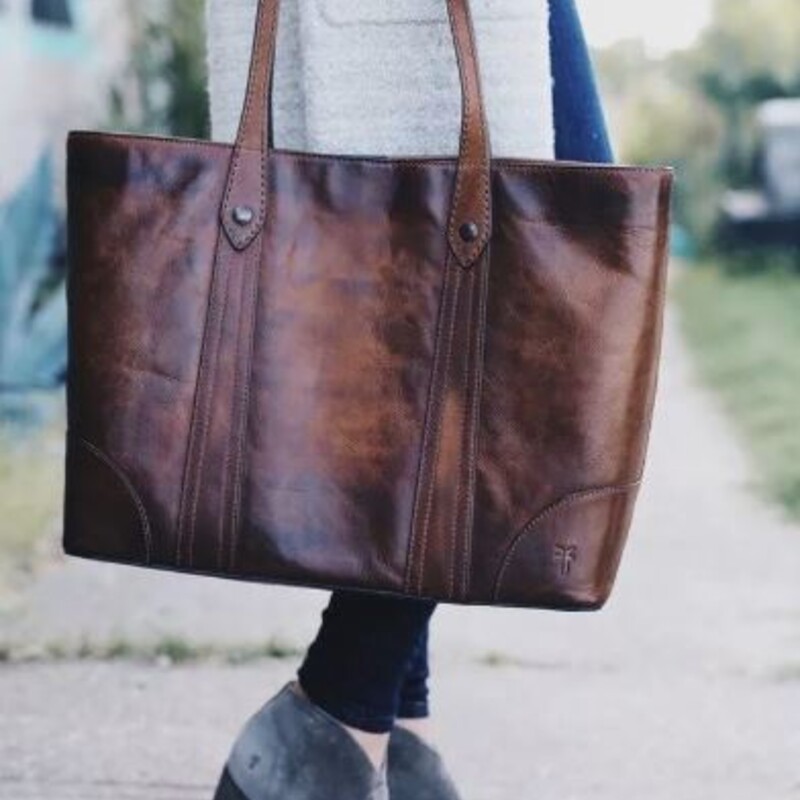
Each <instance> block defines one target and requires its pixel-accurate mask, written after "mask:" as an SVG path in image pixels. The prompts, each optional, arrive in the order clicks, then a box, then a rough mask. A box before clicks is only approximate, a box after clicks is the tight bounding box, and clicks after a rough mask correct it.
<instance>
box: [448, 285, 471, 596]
mask: <svg viewBox="0 0 800 800" xmlns="http://www.w3.org/2000/svg"><path fill="white" fill-rule="evenodd" d="M466 279H467V280H468V281H469V289H468V292H467V298H466V317H467V325H466V328H467V342H468V344H467V352H466V354H465V363H464V369H463V376H462V378H461V382H460V386H459V389H460V392H461V395H462V397H463V395H464V394H465V393H466V390H467V386H468V384H469V368H470V357H471V354H472V353H471V351H472V347H471V344H470V343H469V332H470V327H471V326H470V324H469V323H470V321H471V317H472V304H473V302H474V299H475V273H474V272H472V273H470V274H468V275H467V276H466ZM457 299H458V298H457ZM453 317H454V318H456V319H457V317H458V303H456V313H455V314H454V315H453ZM461 409H462V410H461V425H460V426H459V428H460V436H461V440H460V442H459V446H460V448H463V446H464V443H465V442H466V440H467V428H468V426H469V422H470V415H469V412H468V411H467V410H466V409H465V408H464V407H463V403H462V404H461ZM463 461H464V459H463V449H462V452H461V457H460V458H459V464H458V471H457V476H458V477H457V478H456V481H457V483H456V506H455V509H454V513H452V514H451V515H450V517H451V519H450V554H451V558H450V563H449V565H448V590H449V595H448V596H449V597H450V598H452V597H453V595H454V593H455V582H456V560H457V559H458V553H457V549H456V530H457V526H458V523H459V521H460V517H461V507H462V505H463V502H462V497H463V487H464V478H463V471H464V470H463Z"/></svg>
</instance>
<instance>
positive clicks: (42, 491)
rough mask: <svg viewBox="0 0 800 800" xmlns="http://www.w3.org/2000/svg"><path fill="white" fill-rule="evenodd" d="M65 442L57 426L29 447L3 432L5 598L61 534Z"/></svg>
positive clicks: (0, 585) (0, 534) (0, 522)
mask: <svg viewBox="0 0 800 800" xmlns="http://www.w3.org/2000/svg"><path fill="white" fill-rule="evenodd" d="M62 438H63V433H62V432H61V430H60V428H58V427H57V426H55V425H54V426H51V427H48V428H45V429H43V430H42V431H41V432H39V433H38V434H36V435H35V436H33V437H31V438H30V439H26V440H25V441H23V442H17V441H13V440H12V439H11V438H10V437H9V435H8V433H6V432H4V431H2V430H0V593H2V592H4V591H6V590H8V589H10V588H13V585H14V584H15V583H18V582H19V581H20V580H22V579H24V576H25V575H26V574H29V573H30V571H31V570H32V569H33V567H34V565H35V563H36V561H37V558H38V556H39V555H40V553H41V550H42V548H43V547H44V546H45V545H46V544H47V543H48V542H47V538H48V535H50V536H51V537H53V536H55V535H56V533H57V531H58V523H59V521H60V514H61V502H62V485H63V467H64V465H63V456H62V455H61V453H62V450H61V439H62Z"/></svg>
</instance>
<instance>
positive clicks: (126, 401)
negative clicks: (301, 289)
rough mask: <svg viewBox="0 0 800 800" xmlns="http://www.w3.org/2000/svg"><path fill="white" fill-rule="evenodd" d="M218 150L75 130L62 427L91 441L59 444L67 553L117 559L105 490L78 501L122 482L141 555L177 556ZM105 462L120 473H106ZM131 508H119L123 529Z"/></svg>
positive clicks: (220, 158)
mask: <svg viewBox="0 0 800 800" xmlns="http://www.w3.org/2000/svg"><path fill="white" fill-rule="evenodd" d="M227 159H228V150H227V149H225V148H220V147H214V148H211V147H204V146H203V145H202V144H199V143H183V142H177V141H168V140H158V139H155V138H152V139H143V138H133V137H115V136H113V135H111V134H108V135H82V136H71V137H70V140H69V144H68V176H67V177H68V186H67V189H68V200H69V202H68V216H69V220H68V225H69V228H68V231H69V271H68V279H67V299H68V312H69V313H68V376H67V424H68V428H69V435H70V437H71V438H72V439H73V440H74V441H77V440H78V439H80V440H82V441H85V442H86V443H87V445H85V446H81V447H70V448H69V449H68V454H67V463H66V469H67V472H68V473H69V475H68V480H67V483H66V487H65V494H66V496H65V508H66V509H72V510H73V511H72V512H70V513H68V514H65V521H64V522H65V524H64V534H63V535H64V543H65V547H66V549H67V550H70V549H71V548H72V547H73V546H74V547H77V546H78V545H80V549H81V551H82V552H84V553H86V552H93V553H94V554H96V555H97V556H98V557H107V558H112V559H113V558H123V557H124V555H125V553H123V552H120V542H119V541H118V538H117V539H115V531H114V530H113V528H114V526H115V517H114V514H113V513H110V510H109V506H108V503H106V502H105V501H106V500H107V498H100V499H99V501H98V507H100V508H103V509H104V512H103V513H102V514H101V513H99V512H98V513H94V512H93V511H92V509H91V507H85V505H86V501H87V500H88V499H89V498H91V497H92V496H93V493H94V494H96V493H98V492H99V493H102V492H104V491H105V489H104V487H110V486H114V491H115V492H122V488H123V487H124V486H125V485H127V486H128V488H129V489H130V491H129V492H128V494H131V493H133V494H135V495H136V496H137V497H138V498H139V499H140V501H141V503H142V504H143V507H144V509H145V513H146V516H147V518H148V520H149V523H148V524H149V528H150V532H151V536H152V544H151V547H150V551H149V552H148V559H147V560H148V561H150V562H152V563H156V564H161V565H167V566H169V565H171V564H173V563H174V528H175V523H176V516H177V511H178V502H179V495H180V490H181V481H182V476H183V469H184V461H185V457H186V444H187V439H188V430H189V424H190V420H191V414H192V402H193V398H194V391H195V383H196V378H197V370H198V361H199V356H200V342H201V339H202V331H203V325H204V320H205V314H206V306H207V297H208V287H209V282H210V277H211V269H212V264H213V258H214V246H215V242H216V235H217V229H218V224H217V216H218V208H219V203H220V198H221V193H222V190H223V186H224V179H225V170H226V166H227ZM89 448H93V449H94V450H95V451H96V453H98V454H100V455H99V456H98V455H94V456H92V455H90V453H91V452H93V451H92V450H91V449H89ZM103 459H105V462H107V463H108V464H113V465H114V470H115V472H114V473H109V472H108V469H107V468H106V472H107V475H106V477H103V478H102V479H101V478H100V477H98V476H99V475H100V473H101V472H102V470H103V469H104V468H103V467H102V466H101V465H102V464H103V463H105V462H104V461H103ZM89 466H91V468H89ZM112 474H116V475H117V477H116V478H113V477H109V476H111V475H112ZM109 491H110V489H109ZM122 496H123V495H122V494H120V497H122ZM104 503H105V505H104ZM73 512H74V513H73ZM131 513H132V507H130V508H127V509H123V508H122V507H121V506H120V509H119V515H120V518H119V525H120V526H125V525H129V522H130V521H129V517H130V515H131ZM130 548H132V550H135V552H133V551H132V552H131V553H129V556H130V558H129V559H128V560H131V561H133V562H138V561H141V560H143V558H144V551H143V550H142V549H141V547H139V548H138V549H136V548H135V547H134V544H133V542H131V544H130ZM123 549H124V548H123Z"/></svg>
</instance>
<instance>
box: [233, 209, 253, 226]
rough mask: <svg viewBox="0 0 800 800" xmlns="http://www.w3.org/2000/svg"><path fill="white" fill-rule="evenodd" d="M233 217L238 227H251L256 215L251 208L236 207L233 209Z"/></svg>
mask: <svg viewBox="0 0 800 800" xmlns="http://www.w3.org/2000/svg"><path fill="white" fill-rule="evenodd" d="M231 216H232V217H233V221H234V222H235V223H236V224H237V225H242V226H245V225H249V224H250V223H251V222H252V221H253V217H255V214H254V213H253V209H252V208H250V206H236V208H234V209H233V211H232V213H231Z"/></svg>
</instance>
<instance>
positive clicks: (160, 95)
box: [111, 0, 210, 138]
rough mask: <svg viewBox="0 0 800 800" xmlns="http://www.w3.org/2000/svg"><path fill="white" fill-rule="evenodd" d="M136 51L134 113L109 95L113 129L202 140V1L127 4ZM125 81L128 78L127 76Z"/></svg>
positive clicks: (205, 125) (205, 129)
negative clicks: (114, 127) (128, 5)
mask: <svg viewBox="0 0 800 800" xmlns="http://www.w3.org/2000/svg"><path fill="white" fill-rule="evenodd" d="M129 13H130V14H131V18H132V22H133V25H134V32H135V33H134V37H135V47H134V52H133V57H132V59H131V64H130V67H129V71H130V73H132V77H133V84H134V85H135V86H136V88H137V92H136V95H137V96H136V97H135V103H136V106H137V107H136V109H131V108H129V107H128V102H129V100H128V96H127V95H126V93H125V92H122V91H120V90H119V89H114V90H112V97H111V117H112V121H113V123H114V125H115V126H119V127H125V128H127V129H129V130H137V129H138V130H142V131H148V132H159V133H165V134H170V135H173V136H188V137H198V138H207V136H208V133H209V128H210V125H209V117H208V97H207V92H206V62H205V27H204V23H205V18H204V0H170V2H166V3H165V2H158V3H147V2H144V3H142V2H132V3H131V6H130V12H129ZM128 77H130V76H128Z"/></svg>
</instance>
